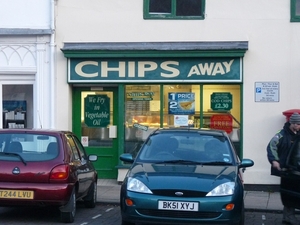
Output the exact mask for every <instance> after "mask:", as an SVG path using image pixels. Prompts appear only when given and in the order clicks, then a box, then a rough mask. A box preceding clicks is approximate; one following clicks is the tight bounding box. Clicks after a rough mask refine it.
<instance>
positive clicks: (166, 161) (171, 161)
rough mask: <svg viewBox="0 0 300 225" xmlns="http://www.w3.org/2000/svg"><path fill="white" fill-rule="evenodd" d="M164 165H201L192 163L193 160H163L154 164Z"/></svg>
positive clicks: (195, 162)
mask: <svg viewBox="0 0 300 225" xmlns="http://www.w3.org/2000/svg"><path fill="white" fill-rule="evenodd" d="M164 163H175V164H199V165H201V164H202V163H201V162H197V161H193V160H185V159H176V160H165V161H160V162H156V164H164Z"/></svg>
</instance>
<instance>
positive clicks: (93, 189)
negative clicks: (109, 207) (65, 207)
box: [83, 182, 97, 208]
mask: <svg viewBox="0 0 300 225" xmlns="http://www.w3.org/2000/svg"><path fill="white" fill-rule="evenodd" d="M83 201H84V205H85V207H87V208H95V206H96V202H97V182H93V183H92V184H91V186H90V189H89V192H88V194H87V196H86V197H85V198H84V199H83Z"/></svg>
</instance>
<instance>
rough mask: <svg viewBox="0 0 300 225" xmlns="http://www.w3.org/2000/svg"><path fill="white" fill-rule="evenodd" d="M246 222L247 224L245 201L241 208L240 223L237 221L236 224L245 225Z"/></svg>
mask: <svg viewBox="0 0 300 225" xmlns="http://www.w3.org/2000/svg"><path fill="white" fill-rule="evenodd" d="M244 224H245V205H244V203H243V205H242V209H241V219H240V221H239V222H238V223H235V224H234V225H244Z"/></svg>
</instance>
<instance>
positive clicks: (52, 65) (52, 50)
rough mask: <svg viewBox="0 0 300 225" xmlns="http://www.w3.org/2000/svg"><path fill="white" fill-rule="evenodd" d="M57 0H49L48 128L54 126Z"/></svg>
mask: <svg viewBox="0 0 300 225" xmlns="http://www.w3.org/2000/svg"><path fill="white" fill-rule="evenodd" d="M56 1H57V0H51V15H50V17H51V18H50V29H51V31H52V32H51V40H50V128H55V108H56V107H55V97H56V94H55V93H56V92H55V80H56V76H55V71H56V63H55V59H56V58H55V47H56V44H55V5H56Z"/></svg>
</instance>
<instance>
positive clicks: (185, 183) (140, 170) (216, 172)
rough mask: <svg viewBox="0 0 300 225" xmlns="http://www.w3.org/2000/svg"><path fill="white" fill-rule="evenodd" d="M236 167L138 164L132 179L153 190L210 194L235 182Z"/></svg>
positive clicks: (130, 174) (132, 170)
mask: <svg viewBox="0 0 300 225" xmlns="http://www.w3.org/2000/svg"><path fill="white" fill-rule="evenodd" d="M237 174H238V169H237V167H236V166H209V165H178V164H154V163H137V164H135V165H133V167H132V169H131V171H130V172H129V174H128V175H129V176H130V177H134V178H137V179H138V180H140V181H142V182H143V183H144V184H145V185H146V186H147V187H148V188H150V189H151V190H154V189H188V190H195V191H203V192H209V191H211V190H212V189H213V188H215V187H217V186H218V185H220V184H223V183H226V182H235V181H236V179H237Z"/></svg>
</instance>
